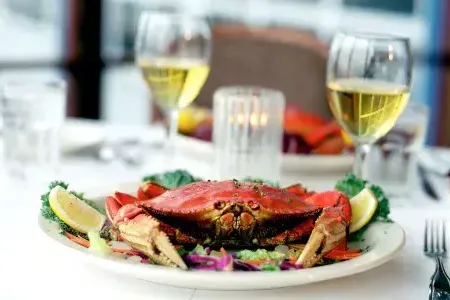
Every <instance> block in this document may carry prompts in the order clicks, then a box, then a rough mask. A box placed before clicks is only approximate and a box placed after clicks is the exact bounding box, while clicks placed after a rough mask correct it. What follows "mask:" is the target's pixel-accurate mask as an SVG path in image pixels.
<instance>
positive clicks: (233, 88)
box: [213, 85, 285, 99]
mask: <svg viewBox="0 0 450 300" xmlns="http://www.w3.org/2000/svg"><path fill="white" fill-rule="evenodd" d="M255 94H257V95H265V96H266V95H267V96H276V97H281V98H283V99H285V95H284V93H283V92H282V91H280V90H277V89H272V88H265V87H261V86H256V85H229V86H222V87H219V88H217V89H216V91H215V92H214V95H213V98H215V97H223V96H236V95H241V96H245V95H255Z"/></svg>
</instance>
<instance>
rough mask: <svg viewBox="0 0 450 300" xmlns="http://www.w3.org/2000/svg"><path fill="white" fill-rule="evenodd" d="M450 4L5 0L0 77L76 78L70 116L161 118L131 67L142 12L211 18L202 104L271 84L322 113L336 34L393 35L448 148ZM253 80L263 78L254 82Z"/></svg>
mask: <svg viewBox="0 0 450 300" xmlns="http://www.w3.org/2000/svg"><path fill="white" fill-rule="evenodd" d="M447 3H448V1H446V0H395V1H392V0H103V1H101V0H0V36H1V41H2V45H3V46H2V47H0V72H21V73H24V74H51V73H62V74H64V76H66V77H67V78H68V79H69V80H70V99H69V103H68V112H67V113H68V116H70V117H80V118H89V119H101V120H105V121H108V122H112V123H116V124H145V123H149V122H151V119H152V116H154V115H155V113H154V112H153V109H152V105H151V102H150V101H149V99H151V95H149V92H148V89H147V88H146V86H145V85H144V82H143V80H142V79H141V76H140V71H139V69H138V68H137V67H135V65H134V59H133V44H134V36H135V30H136V22H137V19H138V15H139V13H140V11H142V10H143V9H152V10H161V11H177V10H178V11H187V12H190V13H195V14H198V15H203V16H205V17H207V18H208V20H209V21H210V23H211V25H212V26H213V28H214V31H213V32H214V37H217V39H216V40H215V41H214V54H213V62H212V65H211V68H212V69H211V76H210V77H211V78H209V79H208V82H207V84H206V85H205V88H204V91H202V94H201V95H200V96H199V98H200V99H199V101H198V103H199V104H202V105H203V104H204V105H208V103H209V104H210V102H211V95H212V91H213V90H214V88H216V87H217V85H218V84H233V83H243V84H247V83H248V84H252V83H258V84H260V85H265V83H267V85H272V87H277V88H280V89H283V91H284V92H285V93H286V94H287V98H288V100H289V101H293V102H299V103H304V104H305V103H306V104H305V106H306V107H309V106H310V107H311V108H314V107H316V108H317V107H319V108H318V109H324V108H323V107H324V106H325V105H326V102H325V99H322V91H323V89H324V81H323V80H324V71H325V70H324V66H325V61H326V57H325V56H324V53H325V52H326V47H327V45H328V43H329V42H330V39H331V37H332V36H333V34H334V33H335V32H336V31H337V30H339V29H343V30H345V29H359V30H369V31H378V32H384V33H395V34H400V35H404V36H407V37H409V38H410V39H411V43H412V48H413V52H414V63H415V67H414V74H413V78H414V79H413V90H412V100H413V101H417V102H420V103H424V104H426V105H428V107H429V108H430V113H431V120H430V125H429V126H430V129H429V134H428V141H427V142H428V144H429V145H439V146H450V76H449V75H450V72H449V70H450V64H449V62H450V59H449V58H450V56H449V53H450V52H449V51H450V6H449V5H448V4H447ZM242 28H252V29H256V30H255V31H244V30H242ZM249 32H250V33H249ZM305 49H306V50H305ZM324 51H325V52H324ZM227 62H228V63H227ZM229 62H234V63H237V62H238V63H243V64H245V67H247V69H248V70H249V71H248V72H247V71H246V72H243V74H237V73H240V71H242V66H241V70H238V71H239V72H237V73H236V68H235V66H236V65H235V64H234V65H233V64H231V65H232V66H230V63H229ZM251 74H258V76H255V77H257V78H256V79H255V78H253V77H252V78H253V79H249V78H248V77H251ZM447 83H448V84H447ZM314 89H315V90H314Z"/></svg>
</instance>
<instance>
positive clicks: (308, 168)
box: [177, 135, 353, 173]
mask: <svg viewBox="0 0 450 300" xmlns="http://www.w3.org/2000/svg"><path fill="white" fill-rule="evenodd" d="M177 146H178V147H179V148H180V149H183V150H185V151H184V152H183V154H188V155H192V156H194V157H197V158H201V159H208V160H211V161H213V159H214V148H213V144H212V143H211V142H207V141H203V140H200V139H196V138H192V137H188V136H183V135H179V136H178V137H177ZM352 165H353V155H344V154H342V155H313V154H283V159H282V170H283V171H284V172H302V173H303V172H305V173H306V172H307V173H311V172H312V173H324V172H327V173H330V172H333V173H334V172H340V173H346V172H350V171H351V169H352Z"/></svg>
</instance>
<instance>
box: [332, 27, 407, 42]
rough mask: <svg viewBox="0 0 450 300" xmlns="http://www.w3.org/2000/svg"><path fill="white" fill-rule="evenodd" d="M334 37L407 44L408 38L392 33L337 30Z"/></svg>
mask: <svg viewBox="0 0 450 300" xmlns="http://www.w3.org/2000/svg"><path fill="white" fill-rule="evenodd" d="M336 36H344V37H355V38H359V39H371V40H384V41H402V42H409V41H410V38H409V37H406V36H402V35H398V34H393V33H381V32H374V31H364V30H339V31H338V32H337V33H336Z"/></svg>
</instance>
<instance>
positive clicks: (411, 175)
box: [367, 102, 429, 197]
mask: <svg viewBox="0 0 450 300" xmlns="http://www.w3.org/2000/svg"><path fill="white" fill-rule="evenodd" d="M428 121H429V112H428V108H427V107H426V106H424V105H422V104H419V103H416V102H410V103H408V105H407V106H406V108H405V110H404V112H403V113H402V115H400V117H399V119H398V120H397V122H396V124H395V125H394V127H393V128H392V129H391V130H390V131H389V132H388V133H387V134H386V136H384V137H383V138H381V139H380V140H379V141H378V142H377V143H376V144H375V145H373V147H372V148H371V150H370V153H369V155H368V158H367V160H368V164H367V167H368V172H367V173H368V180H369V181H371V182H373V183H374V184H378V185H380V186H382V187H383V189H385V190H386V192H387V193H388V194H389V195H391V196H399V197H402V196H408V195H409V194H410V193H411V192H414V190H415V187H417V186H418V185H417V184H416V183H415V179H416V178H417V176H418V173H417V163H418V156H419V154H420V152H421V151H422V149H423V148H424V146H425V137H426V132H427V129H428Z"/></svg>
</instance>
